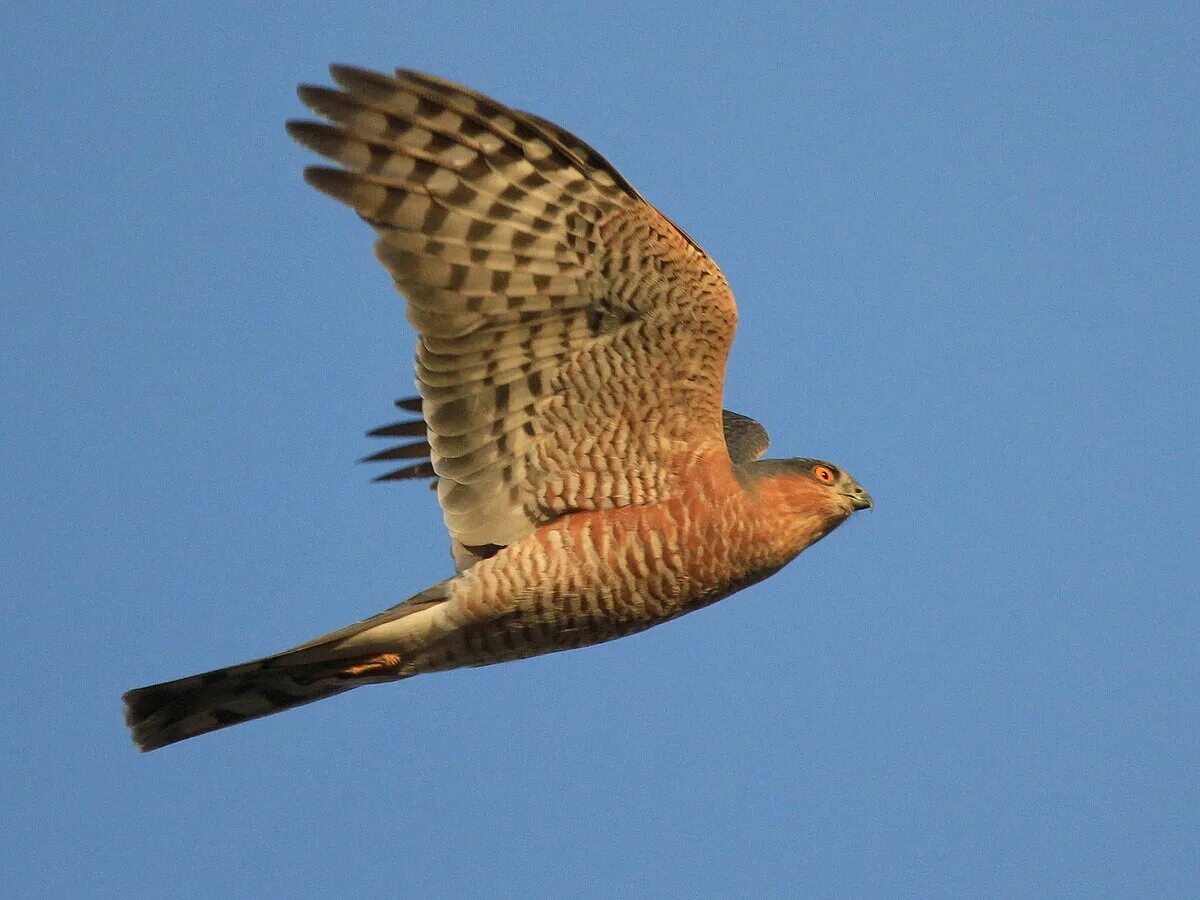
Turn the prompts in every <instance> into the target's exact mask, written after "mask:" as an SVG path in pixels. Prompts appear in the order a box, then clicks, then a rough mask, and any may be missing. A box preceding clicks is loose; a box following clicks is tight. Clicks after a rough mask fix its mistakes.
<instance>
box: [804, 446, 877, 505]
mask: <svg viewBox="0 0 1200 900" xmlns="http://www.w3.org/2000/svg"><path fill="white" fill-rule="evenodd" d="M788 462H791V463H793V464H794V465H795V468H796V470H797V471H798V473H799V475H800V477H802V478H807V479H809V480H810V481H812V482H813V483H814V485H815V487H814V490H813V492H812V493H813V495H814V496H816V497H821V498H823V499H824V500H825V501H826V503H829V504H832V505H833V506H835V507H837V508H840V509H844V510H845V512H846V515H849V514H850V513H853V512H856V511H857V510H860V509H870V508H871V507H873V506H874V505H875V501H874V500H872V499H871V495H870V494H868V493H867V492H866V490H865V489H864V488H863V486H862V485H861V484H859V483H858V482H857V481H855V480H854V476H852V475H851V474H850V473H849V472H847V471H845V470H844V469H839V468H838V467H837V466H835V465H834V464H833V463H830V462H825V460H823V459H803V458H800V459H792V460H788Z"/></svg>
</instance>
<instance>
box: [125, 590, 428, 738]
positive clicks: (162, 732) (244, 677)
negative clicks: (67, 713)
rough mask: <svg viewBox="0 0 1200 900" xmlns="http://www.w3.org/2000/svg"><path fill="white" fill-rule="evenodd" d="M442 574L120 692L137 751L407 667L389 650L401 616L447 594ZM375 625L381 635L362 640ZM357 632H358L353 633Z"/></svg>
mask: <svg viewBox="0 0 1200 900" xmlns="http://www.w3.org/2000/svg"><path fill="white" fill-rule="evenodd" d="M448 584H449V582H448V581H446V582H442V583H440V584H437V585H434V586H433V587H432V588H430V589H428V590H426V591H423V592H421V593H420V594H418V595H417V596H415V597H413V598H412V599H410V600H408V601H406V602H404V603H402V604H400V605H399V606H394V607H392V608H391V609H389V610H387V611H386V612H382V613H380V614H379V615H377V616H373V617H372V618H370V619H366V620H364V621H362V622H358V623H356V624H354V625H350V626H348V627H346V628H343V629H341V630H339V631H335V632H333V633H331V634H327V635H324V636H322V637H320V638H317V639H316V640H313V641H310V642H309V643H307V644H304V645H302V646H300V647H296V648H294V649H292V650H287V651H285V652H283V653H279V654H277V655H275V656H268V657H266V658H264V659H258V660H254V661H253V662H247V663H242V664H240V665H236V666H228V667H227V668H224V669H214V670H213V671H211V672H205V673H203V674H201V675H192V676H190V677H188V678H180V679H177V680H175V681H166V682H163V683H162V684H154V685H150V686H148V687H142V688H136V689H134V690H132V691H129V692H128V693H126V694H125V695H124V697H123V698H122V699H123V700H124V703H125V724H126V725H128V726H129V730H130V732H131V734H132V736H133V742H134V744H135V745H137V748H138V749H139V750H142V751H147V750H157V749H158V748H159V747H165V746H167V745H168V744H174V743H176V742H177V741H183V740H186V739H188V738H192V737H196V736H198V735H201V734H207V733H208V732H210V731H217V730H218V729H221V728H228V727H229V726H230V725H237V724H239V723H241V722H247V721H249V720H250V719H257V718H260V717H262V716H269V715H272V714H274V713H277V712H283V711H284V710H286V709H291V708H292V707H295V706H302V705H304V704H305V703H313V702H315V701H317V700H323V699H324V698H326V697H332V696H334V695H335V694H340V693H343V692H344V691H348V690H351V689H352V688H356V687H360V686H362V685H364V684H378V683H380V682H384V681H394V680H396V679H398V678H404V677H407V676H408V675H411V674H414V673H413V672H412V671H411V670H408V669H407V668H406V666H405V660H404V659H403V658H402V657H401V655H400V654H398V653H396V652H393V650H394V649H395V646H392V647H390V648H389V647H388V645H389V644H393V645H394V641H395V638H394V637H393V636H392V635H394V634H395V632H396V631H397V629H396V628H388V627H387V626H390V625H391V624H392V623H394V622H397V621H398V620H400V619H406V618H408V617H409V616H411V615H413V614H414V613H418V612H421V611H423V610H428V609H430V608H431V607H434V606H437V605H439V604H441V603H442V602H444V601H445V600H446V597H447V596H448V594H447V591H446V585H448ZM368 632H376V633H377V634H378V635H379V637H380V640H379V642H378V643H377V644H376V642H374V641H372V640H363V638H364V636H367V634H368ZM355 639H357V640H355Z"/></svg>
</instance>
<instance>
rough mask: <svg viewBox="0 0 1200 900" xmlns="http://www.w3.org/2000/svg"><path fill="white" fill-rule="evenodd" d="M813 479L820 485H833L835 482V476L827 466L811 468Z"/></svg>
mask: <svg viewBox="0 0 1200 900" xmlns="http://www.w3.org/2000/svg"><path fill="white" fill-rule="evenodd" d="M812 473H813V478H815V479H817V481H819V482H821V484H833V483H834V482H835V481H837V476H836V475H834V474H833V469H831V468H829V466H813V468H812Z"/></svg>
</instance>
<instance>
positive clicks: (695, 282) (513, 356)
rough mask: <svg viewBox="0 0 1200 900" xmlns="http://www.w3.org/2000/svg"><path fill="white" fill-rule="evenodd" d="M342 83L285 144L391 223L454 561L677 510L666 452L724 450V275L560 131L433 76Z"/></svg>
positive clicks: (308, 93)
mask: <svg viewBox="0 0 1200 900" xmlns="http://www.w3.org/2000/svg"><path fill="white" fill-rule="evenodd" d="M331 71H332V74H333V78H334V80H335V81H336V82H337V85H338V89H329V88H321V87H311V86H305V87H302V88H301V89H300V96H301V98H302V99H303V100H304V102H305V103H307V104H308V105H309V106H310V107H311V108H312V109H313V110H314V111H315V112H317V113H319V114H320V115H322V116H323V117H324V118H325V119H327V120H328V122H327V123H314V122H294V123H290V124H289V130H290V132H291V133H292V135H293V136H294V137H295V138H296V139H297V140H299V141H300V142H301V143H303V144H305V145H306V146H308V147H310V148H312V149H313V150H315V151H317V152H318V153H321V154H323V155H325V156H327V157H328V158H330V159H332V160H334V161H335V162H337V163H339V164H340V166H341V167H342V168H337V169H331V168H313V169H310V170H308V172H307V173H306V175H307V178H308V180H309V181H310V183H312V184H313V185H314V186H315V187H317V188H318V189H320V190H322V191H324V192H325V193H327V194H329V195H331V196H333V197H335V198H336V199H338V200H341V201H342V202H344V203H346V204H348V205H349V206H351V207H352V208H353V209H355V210H356V211H357V212H358V213H359V214H360V215H361V216H362V217H363V218H364V219H366V220H367V221H368V222H370V223H371V224H372V225H373V226H374V227H375V228H376V230H377V231H378V233H379V240H378V243H377V246H376V255H377V256H378V258H379V259H380V261H381V262H382V263H383V264H384V266H385V267H386V268H387V269H388V271H389V272H390V273H391V275H392V277H393V278H394V280H395V282H396V285H397V287H398V288H399V289H400V291H401V292H402V293H403V294H404V295H405V296H406V297H407V299H408V315H409V319H410V321H411V322H412V323H413V325H414V326H415V327H416V328H417V330H418V332H419V333H420V340H419V342H418V346H417V360H416V374H417V385H418V388H419V390H420V393H421V396H422V398H423V408H424V418H425V421H426V423H427V426H428V434H427V436H426V440H427V441H428V446H429V451H430V453H431V463H432V468H433V469H434V470H436V473H437V475H438V476H439V484H438V499H439V501H440V503H441V505H442V507H443V512H444V515H445V520H446V525H447V527H448V529H449V530H450V532H451V535H452V537H453V538H454V541H455V544H456V546H462V547H486V546H493V547H498V546H505V545H508V544H510V543H512V542H513V541H515V540H517V539H518V538H520V537H521V536H522V535H525V534H528V533H530V532H531V531H532V530H533V528H534V527H535V526H536V525H537V524H539V523H542V522H546V521H549V520H551V519H553V518H555V517H557V516H560V515H562V514H564V513H567V512H571V511H574V510H587V509H602V508H608V507H613V506H623V505H627V504H630V503H645V502H654V501H655V500H658V499H662V498H664V497H667V496H670V495H671V493H672V490H673V488H672V477H673V475H672V473H671V472H670V470H669V466H668V464H667V458H668V455H669V454H670V453H671V452H673V451H674V450H675V449H677V448H678V447H679V446H681V445H691V446H694V447H696V448H697V450H698V451H699V452H708V451H711V450H714V449H720V448H722V447H723V446H724V442H723V437H722V429H721V419H720V396H721V387H722V380H723V373H724V366H725V357H726V355H727V352H728V347H729V343H730V341H731V339H732V335H733V329H734V325H735V320H736V312H735V309H734V305H733V298H732V296H731V295H730V293H729V290H728V286H727V285H726V283H725V280H724V278H723V277H722V275H721V273H720V271H719V270H718V269H717V267H716V265H715V264H714V263H713V262H712V261H711V260H710V259H709V258H708V257H707V256H706V255H704V254H703V252H702V251H700V250H699V249H698V248H697V247H696V246H695V245H694V244H693V243H692V242H691V241H690V240H689V239H688V238H686V236H684V235H683V234H682V233H681V232H680V231H679V230H678V229H677V228H675V227H674V226H673V225H672V224H671V223H670V222H668V221H667V220H666V219H665V218H663V217H662V216H661V215H660V214H659V213H658V212H657V211H656V210H654V209H653V208H652V207H650V206H649V205H648V204H646V203H645V202H644V201H643V200H641V198H640V197H639V196H638V195H637V193H636V192H635V191H634V190H633V189H632V188H631V187H630V186H629V184H628V183H627V182H626V181H625V180H624V179H623V178H622V177H621V176H620V175H619V174H618V173H617V172H616V170H615V169H613V168H612V166H610V165H609V164H608V163H607V162H605V161H604V159H603V158H602V157H600V156H599V154H597V153H596V152H595V151H594V150H592V149H591V148H590V147H588V146H587V145H586V144H585V143H584V142H582V141H580V140H579V139H578V138H575V137H573V136H572V135H570V134H568V133H567V132H565V131H564V130H562V129H561V128H559V127H557V126H555V125H552V124H551V123H548V122H546V121H545V120H542V119H540V118H538V117H536V116H532V115H529V114H526V113H521V112H518V111H516V110H513V109H509V108H508V107H505V106H503V105H501V104H499V103H497V102H496V101H493V100H490V99H488V98H486V97H483V96H482V95H480V94H477V93H475V92H473V91H470V90H468V89H466V88H462V87H459V86H458V85H454V84H451V83H449V82H445V81H441V80H439V79H436V78H432V77H430V76H427V75H421V74H419V73H414V72H408V71H398V72H397V73H396V75H395V76H394V77H391V76H385V75H381V74H377V73H373V72H367V71H363V70H360V69H352V68H347V67H343V66H335V67H333V68H332V70H331ZM408 452H411V453H412V454H414V455H413V457H402V456H396V457H388V458H416V457H417V455H418V454H419V453H421V452H423V448H422V450H412V451H408ZM420 466H421V463H419V462H418V463H413V464H411V467H410V468H409V474H413V475H416V474H418V473H422V474H423V473H425V472H426V471H427V470H425V469H423V468H416V467H420ZM400 477H403V476H400Z"/></svg>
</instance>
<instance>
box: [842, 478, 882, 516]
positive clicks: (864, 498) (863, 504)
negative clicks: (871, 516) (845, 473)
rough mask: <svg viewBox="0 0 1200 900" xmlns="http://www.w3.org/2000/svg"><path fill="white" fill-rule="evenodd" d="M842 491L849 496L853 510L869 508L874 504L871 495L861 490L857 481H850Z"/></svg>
mask: <svg viewBox="0 0 1200 900" xmlns="http://www.w3.org/2000/svg"><path fill="white" fill-rule="evenodd" d="M842 493H843V494H845V495H846V496H847V497H849V498H850V506H851V507H853V508H854V509H855V510H859V509H871V508H872V507H873V506H874V505H875V501H874V500H872V499H871V495H870V494H868V493H867V492H866V491H865V490H863V488H862V486H861V485H859V484H858V482H851V483H850V485H849V486H848V487H847V488H846V490H844V491H843V492H842Z"/></svg>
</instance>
